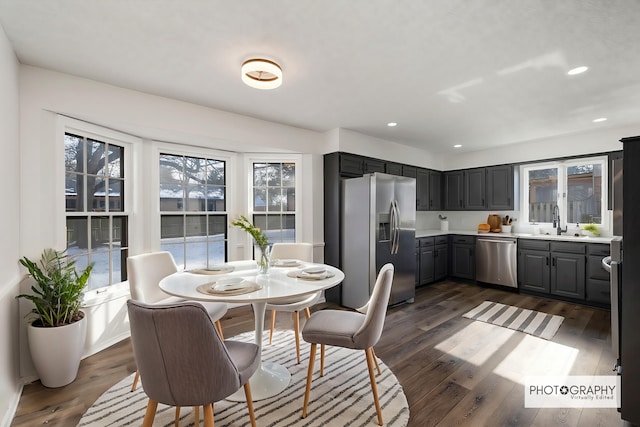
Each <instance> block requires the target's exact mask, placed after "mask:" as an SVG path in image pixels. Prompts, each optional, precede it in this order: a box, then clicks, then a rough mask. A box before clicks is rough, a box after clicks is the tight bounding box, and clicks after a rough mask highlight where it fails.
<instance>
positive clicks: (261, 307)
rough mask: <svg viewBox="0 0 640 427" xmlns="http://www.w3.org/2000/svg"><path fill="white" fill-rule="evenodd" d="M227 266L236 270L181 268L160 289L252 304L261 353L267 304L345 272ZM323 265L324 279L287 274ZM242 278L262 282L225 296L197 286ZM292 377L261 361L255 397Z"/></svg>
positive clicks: (239, 397)
mask: <svg viewBox="0 0 640 427" xmlns="http://www.w3.org/2000/svg"><path fill="white" fill-rule="evenodd" d="M225 266H229V267H233V271H231V272H228V273H224V274H215V275H210V274H198V273H196V272H195V271H194V272H189V271H181V272H178V273H174V274H171V275H170V276H167V277H165V278H164V279H162V280H161V281H160V288H161V289H162V290H163V291H164V292H166V293H167V294H170V295H174V296H177V297H180V298H184V299H187V300H195V301H218V302H226V303H239V304H246V303H248V304H251V305H252V306H253V315H254V321H255V342H256V344H257V345H258V346H259V347H260V351H261V352H262V333H263V331H264V315H265V311H266V306H267V303H268V302H269V303H273V302H276V301H277V300H279V299H288V298H292V297H298V296H300V297H302V296H306V295H309V294H313V293H316V292H319V291H323V290H325V289H329V288H331V287H333V286H335V285H337V284H339V283H341V282H342V281H343V280H344V273H343V272H342V271H341V270H339V269H337V268H335V267H332V266H330V265H325V264H315V263H303V262H301V263H300V265H299V266H296V267H290V268H283V267H270V268H269V271H268V273H266V274H259V273H258V268H257V265H256V263H255V262H254V261H251V262H248V261H232V262H229V263H227V264H225ZM311 266H313V267H316V266H322V267H324V268H325V269H326V271H327V272H328V275H331V277H327V278H324V279H320V280H317V279H314V280H308V279H303V278H298V277H291V276H288V275H287V274H288V273H291V272H292V271H296V270H300V269H303V268H308V267H311ZM230 277H241V278H243V279H245V280H246V281H247V282H254V283H257V284H258V285H260V289H258V290H255V291H253V292H249V293H243V294H240V295H225V294H223V293H216V294H215V295H214V294H210V293H203V292H201V291H199V290H198V289H197V288H198V287H199V286H200V285H204V284H207V283H211V282H216V281H219V280H220V279H223V278H230ZM290 380H291V374H290V373H289V371H288V370H287V368H285V367H284V366H282V365H280V364H278V363H273V362H265V361H261V362H260V366H259V367H258V369H257V370H256V372H255V373H254V374H253V376H252V377H251V380H250V384H251V394H252V397H253V400H262V399H266V398H269V397H273V396H275V395H277V394H279V393H280V392H282V391H283V390H284V389H285V388H286V387H287V386H288V385H289V382H290ZM228 399H229V400H232V401H244V400H245V395H244V391H243V390H242V389H240V390H238V392H236V393H234V394H233V395H231V396H230V397H228Z"/></svg>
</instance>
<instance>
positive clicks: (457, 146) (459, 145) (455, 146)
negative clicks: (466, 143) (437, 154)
mask: <svg viewBox="0 0 640 427" xmlns="http://www.w3.org/2000/svg"><path fill="white" fill-rule="evenodd" d="M460 147H462V144H456V145H454V146H453V148H460Z"/></svg>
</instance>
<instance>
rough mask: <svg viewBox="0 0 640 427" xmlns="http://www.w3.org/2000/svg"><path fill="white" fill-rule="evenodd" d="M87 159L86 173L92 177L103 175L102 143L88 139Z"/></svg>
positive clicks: (103, 144)
mask: <svg viewBox="0 0 640 427" xmlns="http://www.w3.org/2000/svg"><path fill="white" fill-rule="evenodd" d="M87 144H89V150H90V151H89V158H88V159H87V173H90V174H92V175H105V174H106V173H105V172H106V170H105V166H106V162H105V158H104V152H105V148H106V145H107V144H105V143H104V142H101V141H96V140H94V139H88V140H87Z"/></svg>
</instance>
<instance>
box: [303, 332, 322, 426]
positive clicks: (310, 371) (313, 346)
mask: <svg viewBox="0 0 640 427" xmlns="http://www.w3.org/2000/svg"><path fill="white" fill-rule="evenodd" d="M317 346H318V344H315V343H314V344H311V352H310V353H309V369H308V370H307V387H306V388H305V391H304V403H303V405H302V418H306V417H307V406H308V405H309V395H310V394H311V379H312V378H313V362H314V361H315V360H316V347H317Z"/></svg>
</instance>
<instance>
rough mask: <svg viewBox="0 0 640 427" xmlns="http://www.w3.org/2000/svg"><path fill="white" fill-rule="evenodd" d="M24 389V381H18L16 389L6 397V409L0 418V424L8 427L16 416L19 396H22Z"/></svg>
mask: <svg viewBox="0 0 640 427" xmlns="http://www.w3.org/2000/svg"><path fill="white" fill-rule="evenodd" d="M23 389H24V383H22V382H20V384H19V386H18V390H17V391H16V393H14V394H13V396H11V397H10V398H9V399H8V402H7V408H6V411H4V416H3V417H2V419H1V420H0V426H2V427H9V426H11V423H12V422H13V419H14V418H15V416H16V411H17V410H18V403H20V396H22V390H23Z"/></svg>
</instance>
